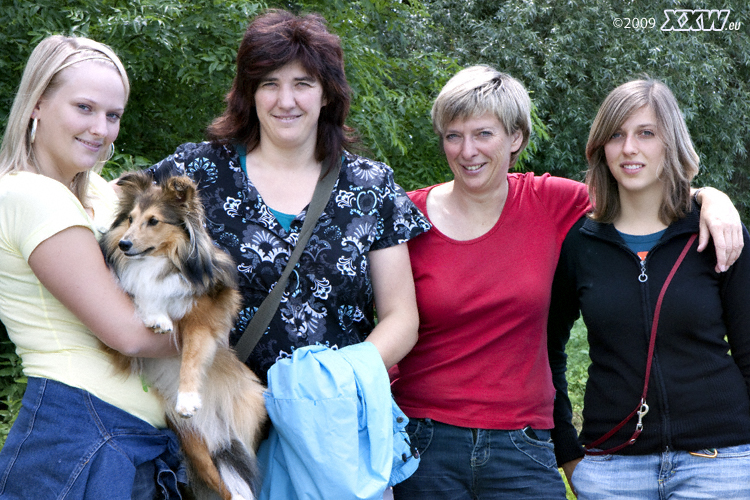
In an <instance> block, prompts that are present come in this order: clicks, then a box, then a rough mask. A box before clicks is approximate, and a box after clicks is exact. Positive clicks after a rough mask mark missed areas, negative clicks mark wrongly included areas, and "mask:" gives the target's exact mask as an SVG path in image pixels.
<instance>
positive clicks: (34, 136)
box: [29, 118, 39, 144]
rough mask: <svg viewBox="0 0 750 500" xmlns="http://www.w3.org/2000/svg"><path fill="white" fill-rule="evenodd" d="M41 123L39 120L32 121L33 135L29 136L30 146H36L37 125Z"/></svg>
mask: <svg viewBox="0 0 750 500" xmlns="http://www.w3.org/2000/svg"><path fill="white" fill-rule="evenodd" d="M38 122H39V118H34V119H33V120H32V121H31V135H30V136H29V144H34V141H35V140H36V124H37V123H38Z"/></svg>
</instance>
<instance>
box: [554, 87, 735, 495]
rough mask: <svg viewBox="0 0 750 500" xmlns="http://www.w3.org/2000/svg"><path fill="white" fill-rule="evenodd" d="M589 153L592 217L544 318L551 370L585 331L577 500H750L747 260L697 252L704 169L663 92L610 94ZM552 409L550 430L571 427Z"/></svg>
mask: <svg viewBox="0 0 750 500" xmlns="http://www.w3.org/2000/svg"><path fill="white" fill-rule="evenodd" d="M586 157H587V159H588V162H589V170H588V173H587V179H586V181H587V184H588V186H589V193H590V196H591V200H592V202H593V205H594V210H593V212H592V213H591V214H589V216H588V217H585V218H583V219H581V220H580V221H579V222H578V223H577V224H576V225H575V226H574V227H573V228H572V229H571V230H570V232H569V233H568V236H567V238H566V240H565V242H564V244H563V247H562V253H561V256H560V262H559V265H558V269H557V273H556V276H555V282H554V285H553V299H552V305H551V309H550V318H549V347H550V360H551V364H552V369H553V372H557V373H560V371H561V370H562V371H564V367H565V355H564V345H565V341H567V338H568V337H569V334H570V327H571V326H572V324H573V322H574V321H575V320H576V319H577V318H578V315H579V312H580V314H581V315H582V316H583V320H584V322H585V324H586V327H587V329H588V339H589V349H590V351H589V354H590V356H591V366H590V368H589V378H588V382H587V385H586V394H585V398H584V410H583V429H582V431H581V434H580V438H579V440H580V442H581V443H582V444H583V445H584V447H585V448H586V456H585V458H584V459H583V461H582V462H580V463H578V465H577V466H576V468H575V471H574V473H573V476H572V482H573V487H574V488H575V490H576V491H577V493H578V498H579V499H594V498H607V499H618V498H622V499H625V498H627V499H632V498H638V499H660V498H670V499H673V498H680V499H681V498H722V499H726V498H745V499H746V498H750V394H749V391H750V389H749V388H750V309H749V308H748V304H750V255H748V254H747V252H744V253H743V254H742V255H741V256H740V258H739V260H738V261H737V262H736V263H735V264H734V265H733V266H732V267H731V268H730V269H729V270H728V271H726V272H722V273H720V272H718V270H717V269H716V259H715V255H714V254H713V253H712V252H710V251H707V252H702V253H698V252H697V251H696V244H695V243H694V242H693V240H692V238H691V236H692V235H693V234H694V233H697V232H698V215H699V212H700V207H699V206H698V205H697V203H696V202H695V201H694V200H693V197H691V196H690V181H691V180H692V178H693V177H694V176H695V174H696V173H697V172H698V161H699V160H698V155H697V154H696V152H695V150H694V149H693V145H692V141H691V139H690V135H689V133H688V131H687V127H686V125H685V121H684V119H683V117H682V114H681V113H680V110H679V108H678V106H677V102H676V100H675V98H674V96H673V95H672V93H671V92H670V91H669V89H668V88H667V87H666V86H665V85H664V84H663V83H661V82H658V81H655V80H636V81H631V82H628V83H626V84H624V85H621V86H619V87H617V88H616V89H615V90H613V91H612V92H611V93H610V94H609V96H607V98H606V99H605V101H604V103H603V104H602V106H601V108H600V109H599V113H598V114H597V116H596V119H595V120H594V123H593V125H592V128H591V132H590V134H589V140H588V144H587V146H586ZM743 235H744V240H745V244H746V245H747V243H748V233H747V229H745V228H744V227H743ZM683 251H684V260H682V261H681V265H679V268H678V269H676V270H675V271H674V274H673V277H672V278H671V281H669V280H668V276H669V275H670V273H671V272H672V271H673V269H674V266H675V263H676V262H677V261H678V259H679V258H680V256H681V254H682V253H683ZM665 282H668V286H667V287H666V289H665V291H663V287H664V285H665ZM662 293H663V299H661V300H660V294H662ZM657 302H660V303H661V307H660V309H659V311H660V312H659V316H658V318H657V321H656V322H654V316H655V311H657V308H658V306H657ZM654 323H656V333H655V334H654V333H653V332H652V327H653V325H654ZM652 335H655V337H653V348H652V353H651V352H650V344H651V342H652ZM647 372H648V375H647ZM558 389H562V388H560V387H558ZM558 399H559V400H560V401H559V403H560V404H558V405H557V406H556V415H555V416H556V428H565V427H572V424H571V423H570V418H569V417H570V403H569V400H568V399H567V394H565V393H564V390H559V391H558ZM628 417H630V418H628ZM562 434H565V433H562ZM555 447H556V449H557V452H558V455H560V456H563V457H565V456H568V457H569V456H574V455H575V453H576V448H578V449H579V450H580V448H579V447H580V445H579V444H578V443H577V442H575V441H572V442H567V443H562V442H556V443H555ZM578 453H580V451H578Z"/></svg>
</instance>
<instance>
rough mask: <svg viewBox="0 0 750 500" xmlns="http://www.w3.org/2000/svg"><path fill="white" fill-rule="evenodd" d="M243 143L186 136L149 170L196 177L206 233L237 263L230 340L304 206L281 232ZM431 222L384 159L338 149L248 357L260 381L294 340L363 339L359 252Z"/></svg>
mask: <svg viewBox="0 0 750 500" xmlns="http://www.w3.org/2000/svg"><path fill="white" fill-rule="evenodd" d="M238 149H239V150H240V151H238ZM242 149H243V148H242V147H238V148H235V147H234V146H231V145H226V146H217V145H212V144H210V143H199V144H196V143H187V144H183V145H181V146H180V147H179V148H177V151H176V152H175V153H174V154H173V155H172V156H169V157H168V158H166V159H164V160H162V161H161V162H159V163H158V164H156V165H154V166H153V167H151V169H149V170H150V171H151V172H152V173H153V174H154V176H155V178H156V180H157V182H160V181H161V180H162V179H163V178H165V177H168V176H170V175H182V174H186V175H188V176H190V177H191V178H192V179H193V180H195V182H196V183H197V184H198V189H199V190H200V193H201V197H202V201H203V203H204V206H205V210H206V227H207V229H208V231H209V233H210V234H211V236H212V237H213V239H214V241H215V242H216V243H217V245H218V246H220V247H221V248H223V249H224V250H226V251H227V252H229V254H230V255H231V256H232V257H233V258H234V260H235V262H236V263H237V270H238V272H239V283H240V291H241V293H242V296H243V300H244V303H243V308H242V311H241V312H240V315H239V318H238V319H237V322H236V324H235V327H234V329H233V330H232V333H231V337H230V342H231V343H232V344H235V343H236V342H237V340H238V339H239V337H240V335H241V334H242V332H244V331H245V327H246V326H247V324H248V322H249V321H250V319H251V318H252V316H253V314H255V312H256V311H257V309H258V307H259V306H260V304H261V302H262V301H263V299H265V297H266V296H267V295H268V292H269V290H270V289H271V287H272V286H273V285H274V283H276V281H277V280H278V279H279V277H280V276H281V273H282V271H283V270H284V267H285V266H286V263H287V261H288V259H289V256H290V255H291V253H292V250H293V249H294V245H295V243H296V241H297V236H298V234H299V231H300V230H301V229H302V223H303V222H304V217H305V213H306V211H307V210H306V209H305V210H304V211H303V212H302V213H301V214H299V215H298V216H297V217H296V218H295V219H294V221H293V222H292V224H291V227H290V230H289V232H287V231H286V230H284V228H283V227H282V226H281V224H279V222H278V221H277V220H276V218H275V217H274V215H273V214H272V213H271V211H270V209H269V207H268V206H267V205H266V204H265V203H264V202H263V199H262V198H261V196H260V194H259V193H258V191H257V190H256V189H255V187H254V186H253V184H252V183H251V182H250V180H249V179H248V177H247V174H246V173H245V171H244V169H243V167H242V165H241V162H240V154H243V155H244V151H243V150H242ZM429 228H430V224H429V222H428V221H427V219H426V218H425V217H424V216H423V215H422V214H421V213H420V212H419V210H418V209H417V208H416V206H414V204H413V203H412V202H411V200H409V198H408V196H407V195H406V193H405V192H404V190H403V189H401V187H400V186H398V185H397V184H396V183H395V182H394V180H393V171H392V170H391V169H390V167H388V166H387V165H385V164H383V163H379V162H375V161H372V160H369V159H367V158H362V157H360V156H357V155H354V154H350V153H345V154H344V157H343V161H342V167H341V171H340V173H339V178H338V180H337V182H336V185H335V186H334V189H333V192H332V194H331V198H330V199H329V201H328V205H327V206H326V209H325V210H324V212H323V214H322V215H321V217H320V220H319V221H318V224H317V225H316V227H315V229H314V231H313V234H312V236H311V237H310V240H309V241H308V243H307V246H306V248H305V251H304V252H303V254H302V256H301V257H300V260H299V262H298V263H297V265H296V266H295V269H294V272H292V275H291V276H290V278H289V282H288V283H287V287H286V290H285V292H284V295H283V297H282V299H281V304H280V305H279V309H278V311H277V312H276V315H275V316H274V318H273V320H272V321H271V324H270V325H269V327H268V329H267V330H266V332H265V334H264V335H263V337H262V338H261V340H260V341H259V342H258V345H257V346H256V347H255V350H254V351H253V353H252V354H251V355H250V358H249V359H248V362H247V364H248V366H249V367H250V368H251V369H252V370H253V371H255V372H256V373H257V374H258V375H259V376H260V377H261V378H262V379H263V380H264V381H265V378H266V372H267V371H268V369H269V368H270V367H271V365H273V363H275V362H276V360H277V359H280V358H284V357H288V356H290V355H291V354H292V353H293V352H294V350H295V349H296V348H298V347H302V346H306V345H311V344H322V345H326V346H328V347H331V348H339V347H344V346H346V345H349V344H356V343H358V342H361V341H362V340H364V339H365V338H366V337H367V335H368V334H369V333H370V331H372V329H373V327H374V318H373V291H372V282H371V279H370V272H369V259H368V257H367V252H368V251H369V250H378V249H381V248H387V247H390V246H393V245H398V244H400V243H403V242H406V241H408V240H409V239H411V238H413V237H415V236H417V235H419V234H421V233H423V232H425V231H426V230H428V229H429Z"/></svg>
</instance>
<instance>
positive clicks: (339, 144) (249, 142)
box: [207, 9, 354, 169]
mask: <svg viewBox="0 0 750 500" xmlns="http://www.w3.org/2000/svg"><path fill="white" fill-rule="evenodd" d="M292 62H299V63H300V64H301V65H302V67H303V68H305V70H306V71H308V72H309V73H310V75H311V76H313V77H314V78H316V79H317V80H318V81H319V82H320V83H321V85H322V86H323V99H324V101H325V103H326V104H325V106H323V108H322V109H321V111H320V118H319V119H318V131H317V143H316V145H315V159H316V160H317V161H320V162H323V163H324V169H326V168H328V166H330V164H331V163H330V162H331V161H334V160H336V159H337V158H338V157H339V156H340V155H341V153H342V151H343V150H344V148H345V147H346V146H348V145H350V144H351V143H353V142H354V139H353V138H352V136H351V135H350V134H351V132H352V130H351V129H349V128H348V127H346V126H345V125H344V122H345V120H346V117H347V115H348V114H349V105H350V100H351V97H350V94H351V89H350V88H349V84H348V82H347V81H346V74H345V73H344V52H343V50H342V49H341V41H340V39H339V37H338V36H336V35H334V34H332V33H330V32H329V31H328V28H327V27H326V22H325V19H323V18H322V17H321V16H319V15H317V14H308V15H306V16H302V17H300V16H295V15H294V14H292V13H290V12H287V11H284V10H278V9H272V10H268V11H266V12H265V13H264V14H262V15H260V16H258V17H256V18H255V19H254V20H253V21H252V22H251V23H250V25H249V26H248V27H247V30H246V31H245V35H244V37H243V38H242V42H241V43H240V48H239V50H238V51H237V74H236V75H235V77H234V81H233V83H232V88H231V89H230V91H229V94H227V98H226V101H227V108H226V110H225V111H224V113H223V114H222V115H221V116H219V117H218V118H216V119H215V120H214V121H213V123H212V124H211V125H210V126H209V127H208V130H207V135H208V137H209V139H211V140H213V141H215V142H219V143H228V142H230V141H239V142H240V143H242V144H245V145H246V146H247V150H248V151H252V150H253V149H255V148H256V147H257V146H258V144H259V143H260V123H259V121H258V114H257V111H256V109H255V92H256V90H257V89H258V86H259V85H260V82H261V80H262V79H263V78H264V77H265V76H267V75H268V74H269V73H271V72H273V71H276V70H277V69H279V68H282V67H283V66H285V65H287V64H289V63H292Z"/></svg>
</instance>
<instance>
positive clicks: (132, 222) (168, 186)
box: [107, 174, 201, 258]
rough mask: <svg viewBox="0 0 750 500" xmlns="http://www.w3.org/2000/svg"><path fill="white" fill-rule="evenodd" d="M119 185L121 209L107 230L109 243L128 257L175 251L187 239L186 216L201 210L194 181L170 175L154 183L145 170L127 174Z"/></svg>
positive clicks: (171, 255)
mask: <svg viewBox="0 0 750 500" xmlns="http://www.w3.org/2000/svg"><path fill="white" fill-rule="evenodd" d="M117 184H118V185H119V186H120V188H121V192H120V211H119V213H118V215H117V218H116V220H115V222H114V224H113V225H112V228H111V230H110V232H109V234H108V235H107V236H108V239H109V241H110V242H111V244H112V245H114V244H115V242H116V244H117V247H118V248H119V250H120V251H121V252H122V253H123V255H125V256H126V257H129V258H141V257H145V256H149V255H167V256H169V257H170V258H176V255H175V253H176V252H178V251H179V250H178V248H179V247H183V246H184V245H185V243H186V242H187V240H189V239H190V236H189V233H188V230H187V225H188V220H187V219H188V218H189V217H194V216H195V215H196V212H197V213H200V212H201V210H200V206H199V203H198V201H197V199H196V198H197V196H196V191H195V185H194V184H193V183H192V181H190V179H188V178H186V177H173V178H170V179H168V180H167V181H166V182H165V183H164V184H162V185H161V186H156V185H155V184H153V182H152V181H151V178H150V177H148V176H147V175H145V174H128V175H126V176H123V177H122V178H121V179H120V180H119V181H118V182H117Z"/></svg>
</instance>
